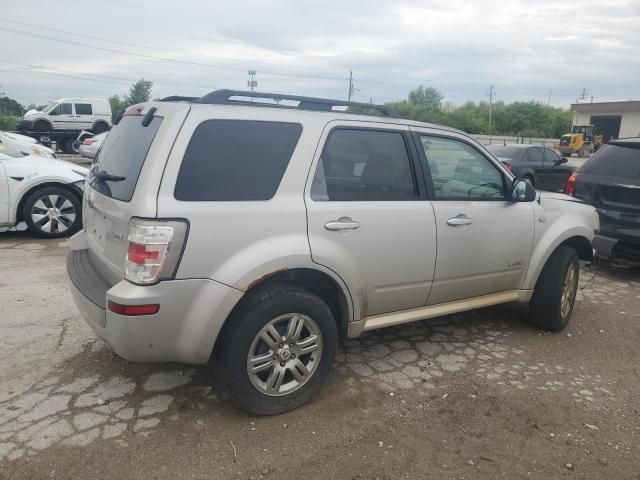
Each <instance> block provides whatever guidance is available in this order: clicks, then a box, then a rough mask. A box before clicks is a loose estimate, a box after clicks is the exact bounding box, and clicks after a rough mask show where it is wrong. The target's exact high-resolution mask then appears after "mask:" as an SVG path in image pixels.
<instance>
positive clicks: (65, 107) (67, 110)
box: [59, 103, 72, 115]
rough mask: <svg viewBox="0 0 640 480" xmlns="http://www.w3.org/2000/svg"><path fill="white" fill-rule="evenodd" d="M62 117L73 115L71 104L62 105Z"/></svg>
mask: <svg viewBox="0 0 640 480" xmlns="http://www.w3.org/2000/svg"><path fill="white" fill-rule="evenodd" d="M59 111H60V115H71V114H72V113H71V104H70V103H61V104H60V110H59Z"/></svg>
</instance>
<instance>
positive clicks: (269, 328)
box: [247, 313, 322, 397]
mask: <svg viewBox="0 0 640 480" xmlns="http://www.w3.org/2000/svg"><path fill="white" fill-rule="evenodd" d="M321 355H322V334H321V333H320V329H319V328H318V325H316V323H315V322H314V321H313V320H312V319H311V318H310V317H308V316H306V315H303V314H301V313H288V314H286V315H281V316H279V317H277V318H274V319H273V320H271V321H270V322H269V323H267V324H266V325H265V326H264V327H262V329H261V330H260V331H259V332H258V334H257V335H256V337H255V338H254V340H253V342H252V343H251V348H250V349H249V354H248V356H247V373H248V374H249V379H250V380H251V383H252V384H253V386H254V387H255V388H256V389H257V390H258V391H259V392H261V393H264V394H265V395H269V396H273V397H278V396H283V395H289V394H291V393H293V392H295V391H297V390H299V389H300V388H301V387H302V386H303V385H304V384H305V383H307V381H309V379H310V378H311V377H313V374H314V373H315V371H316V369H317V368H318V365H319V364H320V356H321Z"/></svg>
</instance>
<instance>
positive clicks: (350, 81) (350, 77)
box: [347, 70, 353, 102]
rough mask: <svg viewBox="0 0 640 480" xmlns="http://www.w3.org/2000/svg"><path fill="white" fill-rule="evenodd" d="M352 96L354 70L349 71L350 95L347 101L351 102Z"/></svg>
mask: <svg viewBox="0 0 640 480" xmlns="http://www.w3.org/2000/svg"><path fill="white" fill-rule="evenodd" d="M351 95H353V70H349V95H348V96H347V101H348V102H351Z"/></svg>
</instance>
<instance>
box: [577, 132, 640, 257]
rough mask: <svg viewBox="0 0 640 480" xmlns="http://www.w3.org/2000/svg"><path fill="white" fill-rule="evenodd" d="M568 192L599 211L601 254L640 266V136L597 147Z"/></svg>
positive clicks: (596, 243)
mask: <svg viewBox="0 0 640 480" xmlns="http://www.w3.org/2000/svg"><path fill="white" fill-rule="evenodd" d="M565 191H566V193H568V194H571V195H573V196H574V197H576V198H579V199H582V200H585V201H586V202H589V203H590V204H592V205H593V206H594V207H596V209H597V210H598V213H599V214H600V222H601V229H600V233H599V234H598V235H596V238H595V240H594V242H593V246H594V248H595V249H596V252H597V253H598V255H599V256H600V257H602V258H610V259H612V260H613V261H614V262H615V263H618V264H621V265H624V266H640V137H639V138H625V139H620V140H613V141H611V142H610V143H609V145H607V146H605V147H604V148H601V149H600V150H598V152H597V153H596V154H595V155H594V156H593V157H591V159H589V160H588V161H587V162H586V163H585V164H584V165H583V166H582V167H580V169H579V170H578V171H577V172H576V173H574V174H573V175H572V176H571V177H570V178H569V181H568V182H567V187H566V189H565Z"/></svg>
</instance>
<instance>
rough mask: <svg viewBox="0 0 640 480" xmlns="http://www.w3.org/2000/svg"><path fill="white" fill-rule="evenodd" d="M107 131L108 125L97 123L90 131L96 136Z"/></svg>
mask: <svg viewBox="0 0 640 480" xmlns="http://www.w3.org/2000/svg"><path fill="white" fill-rule="evenodd" d="M107 130H109V125H107V124H106V123H104V122H98V123H96V124H95V125H94V126H93V129H92V130H91V131H92V132H93V133H95V134H96V135H98V134H99V133H104V132H106V131H107Z"/></svg>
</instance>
